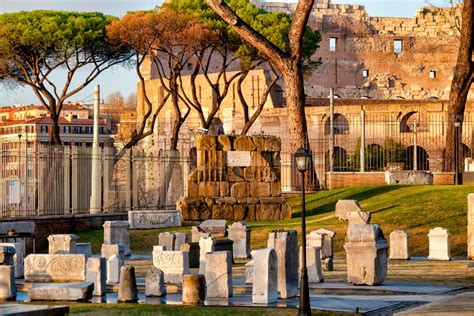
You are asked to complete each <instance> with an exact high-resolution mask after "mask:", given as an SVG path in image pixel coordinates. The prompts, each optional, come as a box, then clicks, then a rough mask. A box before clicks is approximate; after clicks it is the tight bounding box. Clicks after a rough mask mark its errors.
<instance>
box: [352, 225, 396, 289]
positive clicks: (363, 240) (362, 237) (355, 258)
mask: <svg viewBox="0 0 474 316" xmlns="http://www.w3.org/2000/svg"><path fill="white" fill-rule="evenodd" d="M344 249H345V250H346V257H347V278H348V281H349V282H350V283H353V284H365V285H378V284H381V283H383V282H384V281H385V279H386V277H387V249H388V244H387V241H386V240H385V237H384V235H383V232H382V229H381V228H380V226H379V225H377V224H375V225H372V224H357V225H349V228H348V229H347V235H346V243H345V245H344Z"/></svg>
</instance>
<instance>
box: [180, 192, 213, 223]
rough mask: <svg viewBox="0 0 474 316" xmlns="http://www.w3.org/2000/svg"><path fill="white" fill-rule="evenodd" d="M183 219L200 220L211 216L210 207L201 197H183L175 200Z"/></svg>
mask: <svg viewBox="0 0 474 316" xmlns="http://www.w3.org/2000/svg"><path fill="white" fill-rule="evenodd" d="M176 208H177V209H178V211H179V212H180V214H181V217H182V219H183V220H184V221H202V220H206V219H208V218H210V217H211V207H210V206H209V204H208V203H207V202H206V199H203V198H192V197H185V198H183V199H180V200H179V201H178V202H176Z"/></svg>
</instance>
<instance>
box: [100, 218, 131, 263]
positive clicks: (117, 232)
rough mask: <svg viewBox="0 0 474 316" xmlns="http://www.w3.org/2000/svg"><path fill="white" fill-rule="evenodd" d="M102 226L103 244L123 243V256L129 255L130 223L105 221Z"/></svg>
mask: <svg viewBox="0 0 474 316" xmlns="http://www.w3.org/2000/svg"><path fill="white" fill-rule="evenodd" d="M103 227H104V244H106V245H115V244H122V245H123V253H124V255H125V256H128V255H130V253H131V251H130V234H129V231H128V230H129V227H130V224H129V222H127V221H106V222H105V223H104V225H103Z"/></svg>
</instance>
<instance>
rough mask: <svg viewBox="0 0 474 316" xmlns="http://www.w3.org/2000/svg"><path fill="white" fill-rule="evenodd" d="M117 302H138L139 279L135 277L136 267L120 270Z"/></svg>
mask: <svg viewBox="0 0 474 316" xmlns="http://www.w3.org/2000/svg"><path fill="white" fill-rule="evenodd" d="M117 302H119V303H136V302H138V291H137V279H136V277H135V267H133V266H130V267H122V268H121V269H120V282H119V289H118V299H117Z"/></svg>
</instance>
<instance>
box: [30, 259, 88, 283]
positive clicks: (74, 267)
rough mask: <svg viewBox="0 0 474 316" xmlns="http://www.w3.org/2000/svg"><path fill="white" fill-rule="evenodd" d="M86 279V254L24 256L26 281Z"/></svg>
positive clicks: (72, 280) (77, 280) (74, 280)
mask: <svg viewBox="0 0 474 316" xmlns="http://www.w3.org/2000/svg"><path fill="white" fill-rule="evenodd" d="M85 279H86V256H84V255H82V254H69V255H41V254H31V255H28V256H27V257H26V258H25V281H26V282H43V283H45V282H82V281H85Z"/></svg>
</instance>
